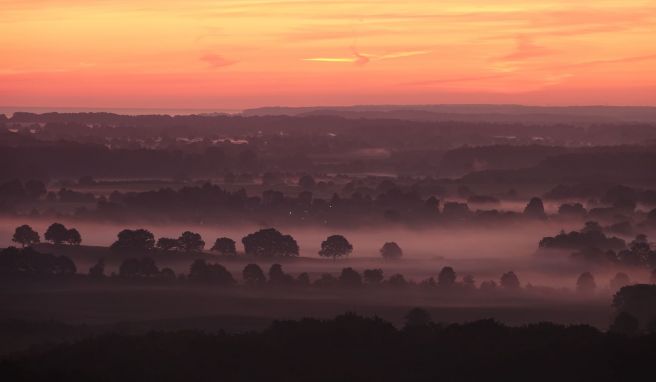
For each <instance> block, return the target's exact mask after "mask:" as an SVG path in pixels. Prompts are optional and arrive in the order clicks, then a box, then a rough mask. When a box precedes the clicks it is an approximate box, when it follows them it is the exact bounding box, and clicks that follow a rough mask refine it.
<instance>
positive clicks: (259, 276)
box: [242, 264, 266, 286]
mask: <svg viewBox="0 0 656 382" xmlns="http://www.w3.org/2000/svg"><path fill="white" fill-rule="evenodd" d="M242 278H243V279H244V283H245V284H246V285H248V286H262V285H264V283H265V282H266V277H265V276H264V272H262V268H260V266H259V265H257V264H248V265H246V266H245V267H244V270H243V271H242Z"/></svg>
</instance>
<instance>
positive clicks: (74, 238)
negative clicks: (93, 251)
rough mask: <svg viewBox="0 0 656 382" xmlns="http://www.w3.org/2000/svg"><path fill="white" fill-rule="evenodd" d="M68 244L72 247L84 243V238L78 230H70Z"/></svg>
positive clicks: (67, 234) (67, 233) (67, 238)
mask: <svg viewBox="0 0 656 382" xmlns="http://www.w3.org/2000/svg"><path fill="white" fill-rule="evenodd" d="M66 242H67V243H68V244H70V245H80V243H82V236H81V235H80V232H78V230H76V229H75V228H70V229H69V230H68V231H67V232H66Z"/></svg>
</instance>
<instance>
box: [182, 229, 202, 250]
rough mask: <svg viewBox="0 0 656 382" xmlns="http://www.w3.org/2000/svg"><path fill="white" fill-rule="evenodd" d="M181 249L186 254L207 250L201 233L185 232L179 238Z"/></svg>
mask: <svg viewBox="0 0 656 382" xmlns="http://www.w3.org/2000/svg"><path fill="white" fill-rule="evenodd" d="M178 242H179V246H180V249H181V250H183V251H185V252H200V251H202V250H203V248H205V242H204V241H203V238H202V237H201V236H200V234H199V233H195V232H191V231H185V232H183V233H182V235H180V237H179V238H178Z"/></svg>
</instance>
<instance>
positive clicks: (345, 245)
mask: <svg viewBox="0 0 656 382" xmlns="http://www.w3.org/2000/svg"><path fill="white" fill-rule="evenodd" d="M352 251H353V246H352V245H351V243H349V242H348V240H346V238H345V237H344V236H342V235H332V236H328V238H327V239H326V240H324V241H323V242H322V243H321V250H319V256H324V257H332V258H333V260H335V259H336V258H337V257H341V256H348V255H349V254H350V253H351V252H352Z"/></svg>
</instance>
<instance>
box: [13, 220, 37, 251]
mask: <svg viewBox="0 0 656 382" xmlns="http://www.w3.org/2000/svg"><path fill="white" fill-rule="evenodd" d="M11 241H13V242H15V243H18V244H20V245H21V246H22V247H29V246H31V245H33V244H36V243H38V242H39V241H40V238H39V234H38V233H37V232H36V231H35V230H33V229H32V227H30V226H29V225H27V224H23V225H22V226H20V227H16V231H15V232H14V236H13V237H12V239H11Z"/></svg>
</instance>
